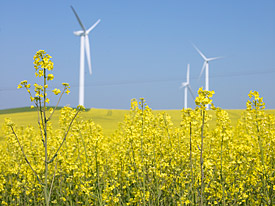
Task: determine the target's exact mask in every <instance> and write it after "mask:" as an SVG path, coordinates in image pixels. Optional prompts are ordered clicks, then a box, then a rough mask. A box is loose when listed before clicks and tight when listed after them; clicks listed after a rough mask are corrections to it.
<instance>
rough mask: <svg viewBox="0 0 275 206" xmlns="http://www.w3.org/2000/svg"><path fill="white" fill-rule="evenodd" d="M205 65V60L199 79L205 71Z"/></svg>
mask: <svg viewBox="0 0 275 206" xmlns="http://www.w3.org/2000/svg"><path fill="white" fill-rule="evenodd" d="M205 66H206V62H204V63H203V65H202V69H201V73H200V76H199V79H200V78H201V75H202V73H203V71H204V68H205Z"/></svg>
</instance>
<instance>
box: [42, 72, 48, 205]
mask: <svg viewBox="0 0 275 206" xmlns="http://www.w3.org/2000/svg"><path fill="white" fill-rule="evenodd" d="M46 81H47V77H46V69H45V68H44V106H43V107H44V108H43V115H44V138H45V139H44V147H45V188H44V193H45V202H46V205H47V206H48V205H49V198H50V197H48V147H47V141H48V137H47V117H46V88H45V85H46V83H47V82H46Z"/></svg>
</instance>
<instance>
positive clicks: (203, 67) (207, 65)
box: [193, 44, 222, 109]
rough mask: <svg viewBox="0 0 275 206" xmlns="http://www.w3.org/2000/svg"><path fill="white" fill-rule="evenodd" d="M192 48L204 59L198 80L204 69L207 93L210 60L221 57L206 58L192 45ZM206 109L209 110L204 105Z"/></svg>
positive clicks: (207, 106)
mask: <svg viewBox="0 0 275 206" xmlns="http://www.w3.org/2000/svg"><path fill="white" fill-rule="evenodd" d="M193 46H194V48H195V49H196V50H197V52H198V53H199V54H200V55H201V57H202V58H203V59H204V63H203V65H202V69H201V73H200V76H199V78H200V77H201V75H202V73H203V71H204V69H205V90H206V91H209V62H210V61H212V60H216V59H220V58H222V57H213V58H206V57H205V56H204V54H203V53H202V52H201V51H200V50H199V49H198V48H197V47H196V46H195V45H194V44H193ZM206 108H207V109H209V105H206Z"/></svg>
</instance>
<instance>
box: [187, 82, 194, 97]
mask: <svg viewBox="0 0 275 206" xmlns="http://www.w3.org/2000/svg"><path fill="white" fill-rule="evenodd" d="M188 90H189V91H190V93H191V95H192V97H193V99H195V95H194V93H193V91H192V89H191V86H190V85H189V84H188Z"/></svg>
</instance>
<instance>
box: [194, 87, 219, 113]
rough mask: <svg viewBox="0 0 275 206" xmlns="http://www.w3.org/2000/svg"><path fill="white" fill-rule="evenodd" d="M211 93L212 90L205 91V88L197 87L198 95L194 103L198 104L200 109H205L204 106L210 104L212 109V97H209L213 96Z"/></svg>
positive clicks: (212, 92)
mask: <svg viewBox="0 0 275 206" xmlns="http://www.w3.org/2000/svg"><path fill="white" fill-rule="evenodd" d="M213 94H215V92H214V91H206V90H203V89H202V87H201V88H199V90H198V95H199V96H198V97H196V99H195V103H196V105H198V106H199V107H201V108H202V109H205V108H206V107H205V105H207V104H211V108H212V109H214V105H213V104H212V99H210V98H211V97H213Z"/></svg>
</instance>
